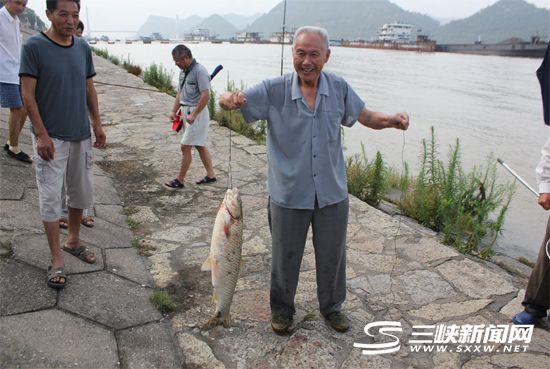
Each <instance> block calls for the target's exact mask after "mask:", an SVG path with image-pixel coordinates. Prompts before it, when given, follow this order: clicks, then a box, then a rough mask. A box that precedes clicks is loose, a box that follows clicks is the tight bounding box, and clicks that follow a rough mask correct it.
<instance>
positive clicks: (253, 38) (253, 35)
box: [236, 32, 263, 43]
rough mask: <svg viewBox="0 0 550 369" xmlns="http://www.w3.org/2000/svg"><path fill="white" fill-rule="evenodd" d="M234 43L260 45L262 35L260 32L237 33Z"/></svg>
mask: <svg viewBox="0 0 550 369" xmlns="http://www.w3.org/2000/svg"><path fill="white" fill-rule="evenodd" d="M236 41H237V42H239V43H244V42H247V43H261V42H263V41H262V33H261V32H237V37H236Z"/></svg>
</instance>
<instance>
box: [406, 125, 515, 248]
mask: <svg viewBox="0 0 550 369" xmlns="http://www.w3.org/2000/svg"><path fill="white" fill-rule="evenodd" d="M420 159H421V165H420V171H419V173H418V175H417V177H416V178H414V179H412V181H411V182H410V183H412V186H410V187H409V188H407V189H405V190H403V189H402V191H403V193H404V195H403V200H402V202H401V204H400V206H401V209H402V210H403V212H404V213H405V215H407V216H409V217H411V218H414V219H417V220H418V221H419V222H420V223H422V224H424V225H426V226H428V227H430V228H432V229H434V230H436V231H440V232H442V234H443V237H444V242H445V243H447V244H449V245H453V246H454V247H456V248H457V249H459V250H460V251H462V252H467V253H477V254H478V255H479V256H481V257H483V258H489V257H490V256H491V255H492V251H491V248H492V246H493V245H494V243H495V242H496V239H497V237H498V235H500V233H501V232H502V225H503V223H504V218H505V214H506V212H507V210H508V207H509V204H510V201H511V199H512V195H513V193H514V191H515V186H514V185H513V184H506V185H499V184H497V183H496V161H495V160H494V158H493V157H491V156H489V157H488V158H487V160H486V163H485V164H484V165H482V166H480V167H478V166H475V167H474V168H473V169H472V170H471V171H470V172H469V173H464V171H463V170H462V165H461V161H460V141H459V140H458V139H457V140H456V143H455V145H453V146H451V148H450V151H449V157H448V161H447V163H444V162H443V161H441V160H439V159H438V153H437V143H436V139H435V131H434V129H433V127H432V129H431V140H430V141H429V143H427V142H426V140H423V141H422V152H421V157H420Z"/></svg>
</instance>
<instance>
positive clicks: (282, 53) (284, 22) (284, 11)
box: [281, 0, 286, 76]
mask: <svg viewBox="0 0 550 369" xmlns="http://www.w3.org/2000/svg"><path fill="white" fill-rule="evenodd" d="M283 6H284V8H283V35H282V37H281V76H282V75H283V55H284V53H285V26H286V0H285V3H284V5H283Z"/></svg>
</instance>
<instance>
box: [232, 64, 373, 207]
mask: <svg viewBox="0 0 550 369" xmlns="http://www.w3.org/2000/svg"><path fill="white" fill-rule="evenodd" d="M244 93H245V94H246V97H247V103H246V105H245V106H243V107H242V108H241V112H242V114H243V116H244V118H245V120H246V121H247V122H252V121H255V120H260V119H263V120H267V122H268V136H267V154H268V161H269V165H268V175H267V186H268V191H269V195H270V196H271V200H272V201H273V202H275V204H277V205H279V206H282V207H285V208H290V209H314V207H315V198H317V201H318V204H319V207H320V208H323V207H325V206H327V205H332V204H336V203H338V202H340V201H343V200H345V199H346V198H347V196H348V191H347V180H346V167H345V161H344V154H343V152H342V139H341V135H340V127H341V126H342V125H344V126H347V127H351V126H352V125H353V124H354V123H355V122H356V121H357V119H358V118H359V115H360V114H361V111H362V110H363V108H364V106H365V103H364V102H363V101H362V100H361V98H360V97H359V96H358V95H357V94H356V93H355V91H353V89H352V88H351V86H350V85H349V84H348V83H347V82H346V81H345V80H344V79H343V78H341V77H338V76H336V75H334V74H332V73H327V72H322V73H321V77H320V80H319V87H318V90H317V97H316V102H315V109H314V110H313V111H312V110H311V109H310V108H309V107H308V105H307V102H306V100H305V99H304V97H303V95H302V92H301V90H300V86H299V83H298V75H297V74H296V73H290V74H287V75H284V76H281V77H277V78H273V79H268V80H264V81H263V82H261V83H259V84H258V85H256V86H253V87H251V88H249V89H247V90H245V91H244Z"/></svg>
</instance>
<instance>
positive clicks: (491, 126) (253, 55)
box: [95, 43, 550, 260]
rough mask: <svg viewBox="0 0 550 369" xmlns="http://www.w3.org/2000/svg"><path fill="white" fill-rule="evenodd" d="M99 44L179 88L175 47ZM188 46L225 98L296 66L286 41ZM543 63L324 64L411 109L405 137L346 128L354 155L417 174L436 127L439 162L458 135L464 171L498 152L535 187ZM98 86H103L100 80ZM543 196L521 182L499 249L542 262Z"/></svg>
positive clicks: (418, 60) (363, 90)
mask: <svg viewBox="0 0 550 369" xmlns="http://www.w3.org/2000/svg"><path fill="white" fill-rule="evenodd" d="M95 46H96V47H99V48H106V49H107V50H108V51H109V53H110V54H111V55H116V56H121V57H123V58H128V57H129V58H130V60H131V61H132V62H133V63H134V64H138V65H140V66H141V67H142V68H144V67H147V66H149V65H151V64H152V63H157V64H162V65H163V66H164V67H165V68H167V69H168V70H169V71H171V72H173V81H174V85H176V84H177V78H178V72H179V71H178V68H177V67H176V66H175V65H174V63H173V61H172V58H171V50H172V48H173V47H174V46H175V45H174V44H160V43H152V44H147V45H143V44H141V43H135V44H120V43H117V44H111V45H108V44H101V43H100V44H98V45H95ZM188 46H189V47H190V48H191V50H192V52H193V55H194V56H195V58H196V59H197V61H199V62H200V63H202V64H203V65H204V66H205V67H206V68H207V69H208V70H212V69H214V67H215V66H216V65H218V64H222V65H223V66H224V69H223V70H222V72H220V74H219V75H218V76H217V77H216V78H215V79H214V80H213V81H212V86H213V89H214V91H215V92H216V93H218V94H219V93H220V92H222V91H224V90H225V86H226V84H227V81H228V80H233V81H235V82H236V83H237V85H240V84H241V82H242V83H243V84H244V85H245V86H250V85H253V84H255V83H257V82H259V81H261V80H263V79H265V78H268V77H274V76H277V75H279V74H280V68H281V60H283V70H284V72H285V73H286V72H289V71H291V70H292V58H291V49H290V47H289V46H286V47H285V48H284V53H283V57H281V54H282V52H281V51H282V48H281V46H280V45H249V44H245V45H243V44H227V43H224V44H209V43H200V44H191V45H188ZM540 63H541V60H540V59H526V58H509V57H497V56H471V55H460V54H447V53H416V52H404V51H391V50H373V49H352V48H343V47H333V48H332V54H331V57H330V60H329V62H328V64H327V65H326V66H325V68H326V70H328V71H332V72H335V73H337V74H339V75H342V76H343V77H344V78H346V80H347V81H348V82H349V83H350V84H351V85H352V86H353V88H354V89H355V90H356V91H357V93H358V94H359V95H360V96H361V97H362V98H363V99H364V100H365V102H366V104H367V107H369V108H370V109H372V110H377V111H383V112H387V113H394V112H397V111H406V112H408V113H409V115H410V118H411V126H410V128H409V130H408V131H407V132H406V133H405V135H404V136H403V135H402V134H401V133H400V132H399V131H396V130H383V131H374V130H370V129H365V128H364V127H363V126H361V125H360V124H356V125H355V126H354V127H352V128H351V129H348V130H345V134H344V141H345V145H346V151H345V153H346V155H353V154H355V153H359V152H361V143H363V144H364V145H365V149H366V153H367V156H368V157H369V158H373V157H374V154H375V153H376V150H379V151H380V152H381V153H382V156H383V158H384V160H385V161H386V162H387V163H389V165H391V166H393V167H394V168H396V169H397V170H401V168H402V157H404V160H405V161H406V162H407V163H408V164H409V166H410V168H411V173H416V170H415V169H417V167H418V158H419V154H420V149H421V140H422V139H423V138H429V136H430V127H431V126H434V127H435V132H436V136H437V140H438V143H439V153H440V158H441V159H444V160H446V158H447V153H448V151H449V150H448V149H449V146H450V145H452V144H454V142H455V140H456V139H457V138H459V139H460V145H461V148H462V150H461V153H462V156H461V158H462V164H463V167H464V169H465V170H468V171H469V170H470V169H471V168H472V167H473V166H474V165H479V164H482V163H483V162H484V161H485V159H486V157H488V156H489V155H491V154H492V155H494V157H499V158H501V159H502V160H504V161H505V162H506V163H507V164H508V165H509V166H510V167H512V168H513V169H514V170H515V171H516V172H517V173H518V174H519V175H520V176H522V177H523V178H524V179H525V180H526V181H527V182H529V183H531V186H532V187H534V188H535V189H536V190H537V186H536V181H535V174H534V168H535V166H536V164H537V162H538V160H539V158H540V149H541V147H542V145H543V144H544V142H545V141H546V139H547V138H548V136H549V135H550V127H545V126H544V124H543V118H542V103H541V97H540V87H539V85H538V81H537V79H536V75H535V71H536V69H537V68H538V67H539V65H540ZM96 80H97V81H101V80H102V78H101V74H98V76H97V77H96ZM106 82H108V81H106ZM167 114H168V112H167ZM403 144H404V150H403V152H402V148H403ZM497 171H498V175H499V178H500V179H501V180H502V181H509V182H512V181H513V177H512V176H511V175H510V174H509V173H508V172H507V171H506V170H505V169H504V168H502V167H500V166H499V167H498V168H497ZM536 200H537V199H536V197H535V195H534V194H532V193H531V192H529V191H528V190H527V189H525V188H524V187H523V186H522V185H521V184H519V182H518V185H517V190H516V194H515V195H514V198H513V200H512V204H511V206H510V209H509V211H508V214H507V218H506V222H505V225H504V231H503V233H502V235H501V236H500V238H499V240H498V242H497V245H496V247H495V250H496V251H497V252H501V253H504V254H506V255H509V256H512V257H518V256H524V257H527V258H528V259H531V260H535V259H536V255H537V251H538V248H539V245H540V242H541V240H542V237H543V233H544V229H545V225H546V220H547V217H548V214H546V213H545V211H544V210H543V209H542V208H540V207H539V206H538V205H537V201H536Z"/></svg>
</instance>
